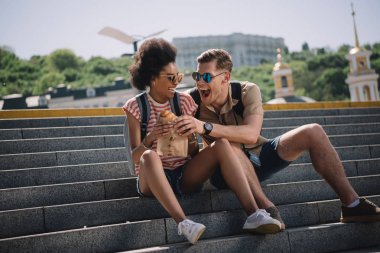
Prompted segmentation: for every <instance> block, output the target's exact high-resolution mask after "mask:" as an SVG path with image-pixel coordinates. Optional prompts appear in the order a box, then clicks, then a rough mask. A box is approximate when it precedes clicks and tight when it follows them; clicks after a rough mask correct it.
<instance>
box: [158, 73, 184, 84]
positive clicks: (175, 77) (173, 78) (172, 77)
mask: <svg viewBox="0 0 380 253" xmlns="http://www.w3.org/2000/svg"><path fill="white" fill-rule="evenodd" d="M160 76H166V77H167V78H168V80H169V81H170V82H172V83H173V84H176V83H180V82H181V81H182V79H183V73H179V72H178V73H177V74H160Z"/></svg>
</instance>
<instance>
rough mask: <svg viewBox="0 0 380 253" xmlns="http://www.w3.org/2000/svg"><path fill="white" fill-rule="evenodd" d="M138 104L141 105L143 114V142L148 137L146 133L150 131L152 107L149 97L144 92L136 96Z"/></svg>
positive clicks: (141, 126) (141, 125)
mask: <svg viewBox="0 0 380 253" xmlns="http://www.w3.org/2000/svg"><path fill="white" fill-rule="evenodd" d="M136 101H137V104H138V105H139V109H140V114H141V124H140V128H141V140H143V139H144V138H145V136H146V132H147V129H148V120H149V117H150V106H149V101H148V95H147V94H146V92H143V93H141V94H139V95H137V96H136Z"/></svg>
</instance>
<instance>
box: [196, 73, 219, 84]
mask: <svg viewBox="0 0 380 253" xmlns="http://www.w3.org/2000/svg"><path fill="white" fill-rule="evenodd" d="M224 73H226V72H222V73H219V74H217V75H215V76H213V75H212V74H211V73H203V74H200V73H198V72H193V74H192V75H191V76H192V77H193V79H194V80H195V81H197V82H199V80H201V78H202V79H203V81H205V82H206V83H211V81H212V79H213V78H214V77H217V76H220V75H221V74H224Z"/></svg>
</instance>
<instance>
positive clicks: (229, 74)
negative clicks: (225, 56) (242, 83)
mask: <svg viewBox="0 0 380 253" xmlns="http://www.w3.org/2000/svg"><path fill="white" fill-rule="evenodd" d="M230 80H231V72H229V71H226V72H225V73H224V79H223V81H224V82H227V83H229V82H230Z"/></svg>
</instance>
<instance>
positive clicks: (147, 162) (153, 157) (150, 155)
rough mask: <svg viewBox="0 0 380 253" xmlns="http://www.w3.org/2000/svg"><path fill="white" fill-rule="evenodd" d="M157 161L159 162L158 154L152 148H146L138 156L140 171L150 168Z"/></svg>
mask: <svg viewBox="0 0 380 253" xmlns="http://www.w3.org/2000/svg"><path fill="white" fill-rule="evenodd" d="M158 162H161V159H160V156H159V155H158V154H157V153H156V152H155V151H153V150H146V151H145V152H144V153H143V154H142V155H141V158H140V171H141V170H149V169H152V168H154V166H152V165H155V164H157V163H158Z"/></svg>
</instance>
